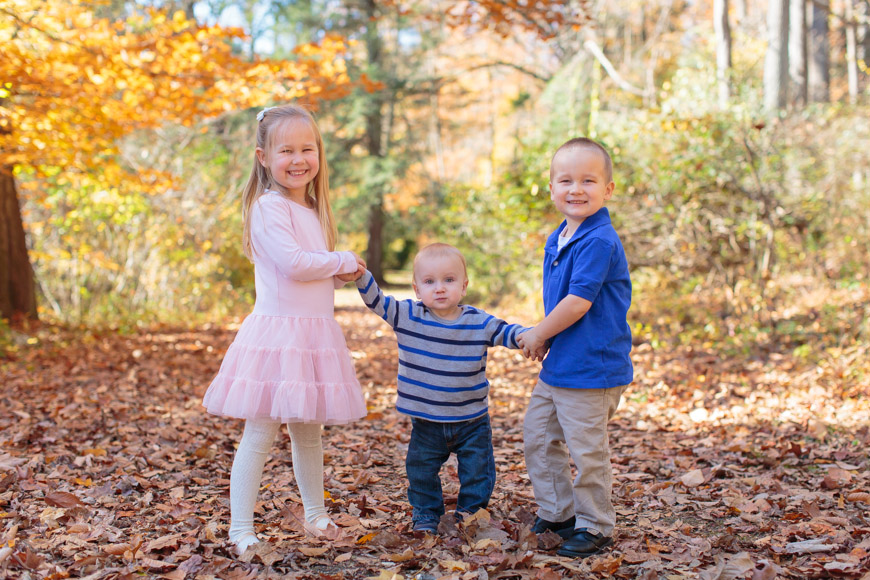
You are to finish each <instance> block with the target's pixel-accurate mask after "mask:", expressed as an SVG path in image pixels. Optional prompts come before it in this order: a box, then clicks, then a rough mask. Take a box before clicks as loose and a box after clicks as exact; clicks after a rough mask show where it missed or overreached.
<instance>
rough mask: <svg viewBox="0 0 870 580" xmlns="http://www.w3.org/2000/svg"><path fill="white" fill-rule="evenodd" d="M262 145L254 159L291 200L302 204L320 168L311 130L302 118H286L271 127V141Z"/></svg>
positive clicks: (315, 140)
mask: <svg viewBox="0 0 870 580" xmlns="http://www.w3.org/2000/svg"><path fill="white" fill-rule="evenodd" d="M266 147H267V149H268V150H265V151H264V150H263V149H261V148H259V147H258V148H257V159H259V160H260V163H261V164H262V165H263V167H265V168H266V169H268V170H269V172H270V173H271V174H272V179H274V180H275V181H276V182H277V184H278V185H280V186H281V187H283V188H284V189H285V190H286V191H287V192H288V193H289V194H290V197H291V198H292V199H293V200H295V201H297V202H299V203H302V204H305V193H306V191H307V190H308V184H309V183H311V181H312V180H313V179H314V178H315V177H316V176H317V172H318V171H319V170H320V157H319V153H320V152H319V151H318V149H317V138H316V136H315V135H314V130H313V129H312V128H311V126H310V125H309V124H308V123H307V122H305V121H302V120H298V119H288V120H287V121H284V122H283V123H281V125H279V126H277V127H275V134H274V135H273V138H272V142H271V143H269V144H267V145H266Z"/></svg>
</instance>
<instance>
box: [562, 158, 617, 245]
mask: <svg viewBox="0 0 870 580" xmlns="http://www.w3.org/2000/svg"><path fill="white" fill-rule="evenodd" d="M612 193H613V181H610V180H609V179H608V176H607V175H606V169H605V160H604V157H603V156H602V155H601V153H600V152H599V151H596V150H595V149H590V148H586V147H571V148H568V149H563V150H561V151H559V152H558V153H557V154H556V156H555V157H554V158H553V164H552V170H551V173H550V198H551V199H552V200H553V204H554V205H555V206H556V209H558V210H559V212H560V213H562V215H564V216H565V219H566V220H567V221H568V228H569V230H568V231H569V233H573V232H574V230H575V229H576V228H577V226H579V225H580V224H581V223H583V220H585V219H586V218H588V217H589V216H591V215H594V214H595V213H596V212H597V211H598V210H599V209H601V208H602V207H603V206H604V202H605V201H607V200H608V199H610V196H611V194H612Z"/></svg>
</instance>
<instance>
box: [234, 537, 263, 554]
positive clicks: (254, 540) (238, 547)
mask: <svg viewBox="0 0 870 580" xmlns="http://www.w3.org/2000/svg"><path fill="white" fill-rule="evenodd" d="M231 541H232V540H231ZM259 542H260V538H258V537H257V534H255V533H254V532H245V533H244V534H242V535H241V537H239V539H237V540H235V541H232V543H233V544H234V546H235V547H234V550H235V552H236V556H241V555H242V554H244V553H245V550H247V549H248V548H249V547H250V546H253V545H254V544H258V543H259Z"/></svg>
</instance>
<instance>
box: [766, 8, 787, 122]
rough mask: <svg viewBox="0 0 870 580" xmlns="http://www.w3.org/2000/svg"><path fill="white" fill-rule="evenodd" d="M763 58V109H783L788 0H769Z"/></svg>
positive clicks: (785, 83)
mask: <svg viewBox="0 0 870 580" xmlns="http://www.w3.org/2000/svg"><path fill="white" fill-rule="evenodd" d="M767 39H768V40H767V54H766V55H765V58H764V108H765V109H767V110H768V111H775V110H778V109H783V108H785V105H786V96H787V94H788V93H787V88H788V0H770V3H769V4H768V9H767Z"/></svg>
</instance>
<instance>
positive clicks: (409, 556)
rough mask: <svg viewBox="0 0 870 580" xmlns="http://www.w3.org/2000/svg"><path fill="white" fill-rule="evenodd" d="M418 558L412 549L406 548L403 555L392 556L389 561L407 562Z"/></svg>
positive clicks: (388, 557)
mask: <svg viewBox="0 0 870 580" xmlns="http://www.w3.org/2000/svg"><path fill="white" fill-rule="evenodd" d="M416 557H417V553H416V552H415V551H414V550H412V549H411V548H406V549H405V551H404V552H402V553H401V554H390V555H389V556H387V559H388V560H390V561H391V562H407V561H409V560H413V559H414V558H416Z"/></svg>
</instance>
